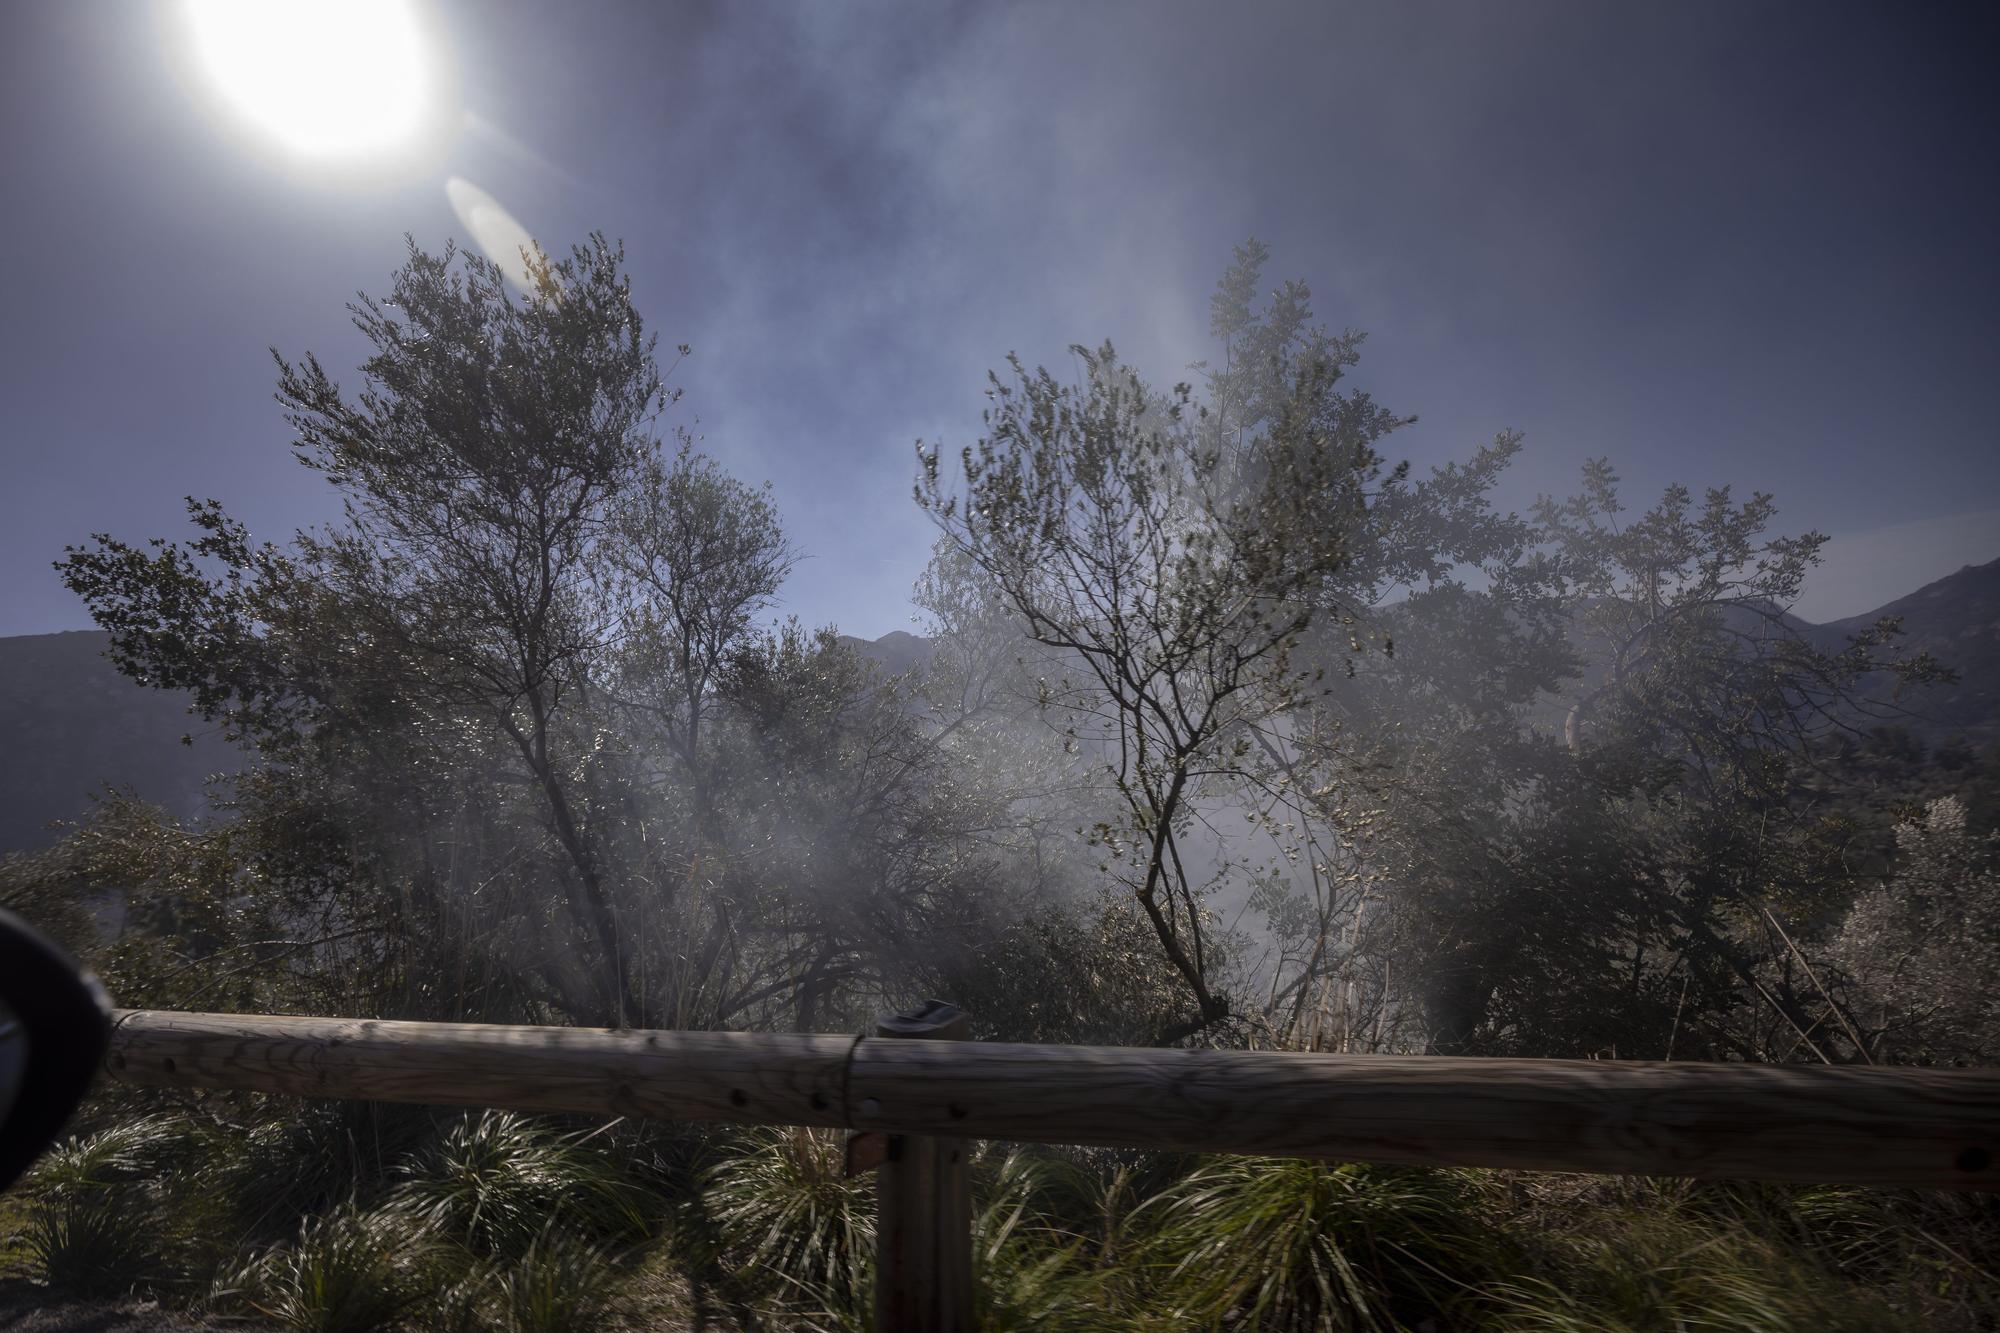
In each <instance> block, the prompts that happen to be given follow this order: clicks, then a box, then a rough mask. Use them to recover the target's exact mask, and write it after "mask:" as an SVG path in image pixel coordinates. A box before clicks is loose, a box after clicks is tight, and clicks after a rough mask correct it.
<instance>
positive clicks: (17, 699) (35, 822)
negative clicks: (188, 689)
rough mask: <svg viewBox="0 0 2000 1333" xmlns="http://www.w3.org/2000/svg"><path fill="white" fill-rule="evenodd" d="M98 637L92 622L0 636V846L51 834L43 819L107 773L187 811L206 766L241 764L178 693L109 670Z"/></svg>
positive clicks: (43, 840)
mask: <svg viewBox="0 0 2000 1333" xmlns="http://www.w3.org/2000/svg"><path fill="white" fill-rule="evenodd" d="M108 642H109V636H108V635H106V634H104V633H103V632H101V631H99V630H77V631H73V632H70V633H67V634H23V635H16V636H12V637H6V638H0V756H4V758H0V853H5V852H11V851H19V850H21V849H23V848H29V847H41V846H46V845H47V844H48V843H50V842H52V841H54V839H55V836H56V835H55V833H54V832H52V831H51V830H50V828H49V823H50V821H52V820H57V819H76V818H79V817H81V816H83V815H84V814H86V813H88V811H89V809H90V802H91V795H92V793H94V792H99V791H102V790H103V789H104V787H105V785H106V784H107V783H109V784H112V785H114V786H119V787H130V788H132V789H133V790H134V791H136V792H137V793H138V794H139V796H140V797H141V798H143V799H145V800H148V801H152V802H155V803H157V804H160V805H164V806H166V807H167V808H168V809H169V810H172V811H173V812H175V813H176V814H181V815H189V814H194V813H196V812H197V811H199V810H200V809H201V808H202V807H203V805H204V795H203V784H204V783H205V782H206V781H207V779H208V776H209V774H211V773H215V772H223V771H233V770H235V769H237V768H240V767H241V766H242V763H243V756H242V754H241V752H240V751H238V750H237V749H236V748H235V747H233V746H231V745H228V744H225V743H224V742H223V741H222V740H221V738H220V737H219V736H217V735H216V734H215V729H214V728H213V727H210V726H207V725H206V724H204V723H203V722H202V721H201V719H199V718H195V717H190V716H188V714H187V698H186V696H185V695H182V694H178V693H169V692H166V691H163V690H152V689H145V688H142V687H141V686H138V685H135V684H133V683H132V682H131V681H130V680H128V679H126V678H125V677H124V676H121V675H119V674H118V670H117V668H116V667H114V666H112V665H111V663H109V662H108V661H106V660H105V659H104V656H103V654H104V648H105V645H106V644H107V643H108ZM184 735H191V736H192V738H193V741H194V743H193V744H192V745H183V744H182V743H181V737H182V736H184Z"/></svg>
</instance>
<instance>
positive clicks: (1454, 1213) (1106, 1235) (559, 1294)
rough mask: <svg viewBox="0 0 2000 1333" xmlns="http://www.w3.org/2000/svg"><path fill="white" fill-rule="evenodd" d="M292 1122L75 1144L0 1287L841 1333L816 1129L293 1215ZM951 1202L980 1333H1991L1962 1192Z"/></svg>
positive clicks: (1209, 1164) (1981, 1254)
mask: <svg viewBox="0 0 2000 1333" xmlns="http://www.w3.org/2000/svg"><path fill="white" fill-rule="evenodd" d="M311 1114H312V1113H306V1114H305V1121H306V1123H304V1124H301V1123H295V1122H289V1121H285V1120H281V1119H273V1120H267V1121H264V1122H261V1123H257V1124H253V1125H232V1124H229V1123H226V1122H223V1121H219V1120H215V1119H203V1118H201V1117H197V1116H192V1115H155V1116H147V1117H142V1118H138V1119H132V1120H128V1121H126V1122H124V1123H120V1124H114V1125H112V1126H110V1127H108V1128H104V1129H101V1130H99V1131H97V1132H95V1133H92V1134H87V1135H83V1136H80V1137H78V1138H75V1139H72V1140H70V1141H69V1142H67V1143H66V1144H64V1145H63V1146H62V1147H61V1148H60V1149H59V1150H57V1151H56V1152H54V1153H52V1154H51V1155H50V1156H49V1157H48V1158H47V1159H45V1160H44V1162H43V1163H42V1164H41V1166H40V1167H39V1169H38V1170H37V1171H36V1172H35V1174H34V1175H33V1177H32V1178H31V1179H30V1181H29V1182H28V1184H27V1186H26V1188H25V1190H24V1192H23V1193H22V1194H21V1195H20V1196H19V1198H18V1199H17V1200H15V1201H14V1202H13V1203H12V1205H11V1208H10V1218H11V1221H10V1224H9V1225H10V1226H11V1228H12V1233H13V1234H12V1235H11V1236H10V1237H9V1239H8V1241H7V1251H8V1259H9V1263H10V1266H12V1267H13V1268H14V1269H15V1271H26V1272H29V1273H32V1274H33V1275H34V1276H35V1277H36V1278H38V1279H39V1280H41V1281H44V1282H46V1283H48V1284H49V1286H50V1287H51V1288H52V1289H55V1290H58V1291H61V1292H67V1293H76V1294H93V1295H117V1294H123V1293H127V1292H130V1291H135V1290H136V1291H141V1292H147V1293H152V1294H155V1295H157V1296H159V1297H160V1298H161V1299H162V1300H163V1301H164V1302H165V1303H166V1304H168V1305H169V1306H179V1307H182V1308H187V1309H191V1310H207V1311H211V1312H213V1313H215V1314H217V1315H230V1316H234V1317H237V1318H252V1319H261V1320H264V1321H267V1322H269V1323H272V1324H276V1325H278V1326H280V1327H284V1328H290V1329H298V1330H313V1331H316V1333H368V1331H370V1330H402V1329H426V1330H429V1329H436V1330H446V1331H447V1333H480V1331H482V1330H504V1331H506V1333H539V1331H541V1330H557V1329H588V1328H620V1327H647V1326H661V1325H663V1324H664V1325H666V1326H677V1325H678V1323H679V1321H681V1320H685V1319H692V1318H693V1317H694V1316H695V1315H696V1314H697V1313H699V1314H700V1316H701V1319H702V1323H701V1324H699V1325H697V1326H706V1327H762V1328H797V1329H826V1330H859V1329H865V1328H867V1327H869V1324H870V1320H871V1282H872V1268H873V1259H874V1253H873V1238H874V1216H873V1214H874V1209H873V1199H872V1189H871V1188H870V1183H869V1181H867V1180H866V1179H863V1180H858V1181H857V1180H849V1179H847V1178H846V1177H844V1176H843V1174H842V1170H841V1141H840V1138H839V1136H838V1135H835V1134H828V1133H824V1132H817V1131H807V1130H791V1131H763V1132H757V1133H746V1134H739V1135H731V1136H719V1137H710V1138H699V1137H694V1136H674V1135H663V1134H662V1133H661V1132H660V1131H658V1130H654V1129H647V1128H639V1127H631V1126H613V1127H611V1128H610V1129H608V1130H598V1131H566V1130H564V1129H562V1128H560V1127H558V1126H554V1125H551V1124H547V1123H544V1122H539V1121H535V1120H530V1119H527V1118H524V1117H520V1116H514V1115H508V1114H503V1113H491V1112H489V1113H486V1114H484V1115H480V1116H474V1117H463V1118H453V1119H451V1120H448V1121H445V1122H443V1123H441V1124H438V1125H435V1126H432V1127H431V1128H430V1130H429V1131H428V1134H427V1136H425V1138H424V1140H423V1141H422V1142H420V1143H417V1144H415V1145H413V1146H408V1147H406V1148H404V1149H403V1150H402V1151H401V1153H400V1155H392V1156H391V1157H390V1158H389V1160H388V1162H387V1165H386V1166H383V1167H378V1168H369V1167H366V1166H363V1165H362V1164H364V1163H368V1162H373V1161H380V1160H381V1158H382V1154H380V1153H373V1154H371V1153H369V1152H363V1151H356V1152H353V1153H351V1154H350V1155H349V1160H348V1167H349V1171H348V1173H347V1176H346V1178H345V1179H344V1180H342V1181H341V1182H340V1184H341V1186H342V1188H340V1189H339V1190H337V1191H330V1190H328V1189H327V1185H328V1183H329V1182H328V1180H327V1179H326V1178H324V1177H321V1178H316V1179H314V1180H312V1181H310V1182H308V1183H307V1184H305V1185H294V1186H293V1189H292V1190H291V1191H288V1190H287V1189H286V1188H285V1187H286V1186H287V1185H288V1183H291V1182H287V1181H286V1180H285V1179H284V1178H283V1177H281V1176H272V1175H271V1174H269V1171H270V1170H271V1168H273V1167H274V1166H276V1165H278V1164H281V1163H282V1162H283V1161H284V1159H285V1157H286V1155H287V1153H288V1152H292V1151H297V1150H298V1149H299V1148H300V1146H301V1145H311V1144H313V1143H316V1142H319V1141H320V1140H321V1139H322V1138H324V1137H325V1135H326V1133H327V1126H326V1123H324V1122H315V1121H312V1120H311ZM403 1132H404V1131H403V1130H401V1129H398V1130H396V1131H395V1133H396V1134H398V1135H400V1134H401V1133H403ZM287 1145H290V1147H289V1148H288V1147H287ZM974 1184H975V1191H974V1192H975V1208H974V1240H973V1243H974V1264H975V1271H976V1275H977V1281H978V1293H979V1294H978V1301H979V1322H980V1325H981V1327H984V1328H989V1329H1002V1330H1013V1329H1051V1330H1070V1329H1075V1330H1086V1329H1141V1328H1169V1329H1173V1328H1179V1329H1217V1330H1238V1329H1241V1330H1249V1329H1272V1330H1320V1329H1325V1330H1357V1331H1368V1333H1373V1331H1376V1330H1384V1331H1386V1330H1403V1329H1407V1330H1444V1329H1458V1328H1490V1329H1496V1330H1551V1331H1555V1330H1584V1329H1612V1330H1631V1331H1632V1333H1652V1331H1653V1330H1660V1331H1661V1333H1667V1331H1668V1330H1681V1329H1713V1330H1746V1331H1747V1330H1764V1329H1774V1330H1782V1329H1800V1330H1805V1329H1816V1330H1817V1329H1827V1330H1874V1329H1906V1328H1936V1329H1951V1330H1958V1329H1964V1330H1975V1329H1990V1328H1995V1327H2000V1302H1996V1299H1995V1296H1994V1291H1995V1290H1996V1286H1995V1284H1994V1283H1993V1281H1992V1276H1991V1275H1992V1274H1993V1272H1994V1270H1995V1266H1996V1254H2000V1209H1996V1208H1995V1207H1994V1205H1993V1204H1992V1203H1991V1201H1988V1200H1985V1199H1982V1198H1977V1197H1970V1196H1945V1195H1918V1194H1889V1193H1883V1192H1871V1191H1862V1190H1849V1189H1839V1188H1831V1187H1811V1188H1790V1187H1777V1186H1752V1185H1715V1184H1695V1183H1690V1182H1686V1181H1655V1180H1641V1179H1609V1178H1585V1177H1556V1176H1521V1175H1512V1174H1503V1173H1495V1172H1477V1171H1420V1170H1409V1169H1386V1168H1376V1167H1368V1166H1361V1165H1343V1164H1328V1163H1314V1162H1303V1161H1295V1160H1279V1159H1263V1158H1236V1157H1231V1158H1218V1159H1212V1160H1206V1161H1189V1160H1185V1159H1174V1158H1166V1157H1154V1156H1145V1155H1137V1154H1119V1153H1108V1152H1084V1151H1078V1152H1062V1151H1054V1150H1019V1151H1013V1152H1006V1151H1002V1150H1001V1149H999V1148H997V1147H991V1146H989V1147H985V1148H983V1149H982V1150H981V1151H980V1152H978V1153H977V1154H976V1155H975V1158H974ZM301 1198H305V1199H307V1200H308V1203H307V1204H306V1205H304V1206H300V1205H299V1204H298V1202H297V1201H298V1200H299V1199H301ZM273 1200H276V1201H277V1202H278V1203H279V1204H282V1205H283V1206H286V1207H294V1208H298V1211H293V1212H291V1213H289V1214H288V1216H287V1218H286V1222H285V1225H284V1226H283V1227H282V1228H280V1227H278V1226H275V1225H274V1224H273V1221H272V1211H273ZM663 1271H671V1272H675V1273H678V1274H680V1275H681V1276H680V1277H679V1278H678V1279H677V1280H675V1281H673V1282H671V1283H669V1284H667V1285H666V1286H662V1284H661V1282H660V1281H659V1275H660V1274H661V1273H662V1272H663Z"/></svg>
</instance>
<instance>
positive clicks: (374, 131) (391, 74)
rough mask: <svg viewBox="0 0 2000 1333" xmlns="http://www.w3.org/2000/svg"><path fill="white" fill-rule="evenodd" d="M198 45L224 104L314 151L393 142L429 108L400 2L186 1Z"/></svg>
mask: <svg viewBox="0 0 2000 1333" xmlns="http://www.w3.org/2000/svg"><path fill="white" fill-rule="evenodd" d="M188 11H189V15H190V17H191V20H192V23H193V28H194V44H195V49H196V51H197V52H198V53H199V56H200V59H201V62H202V64H203V65H204V66H205V67H206V68H207V71H208V74H209V76H210V77H211V78H213V79H214V80H215V82H216V85H217V86H218V87H219V88H220V89H221V90H222V93H223V95H224V96H225V97H226V98H227V99H228V101H229V102H230V103H231V104H232V105H233V106H234V107H235V108H236V109H237V110H238V111H240V112H242V113H243V114H244V115H245V116H247V117H248V118H249V119H250V120H251V121H252V122H254V123H255V124H256V125H257V126H259V127H260V128H261V129H263V130H265V131H266V132H268V133H270V134H272V135H274V136H275V137H276V138H278V139H279V140H280V141H282V142H283V143H285V144H286V145H287V146H288V147H290V148H292V149H294V150H296V151H298V152H300V153H306V154H311V155H315V156H331V155H337V154H339V155H344V154H353V153H361V152H367V151H370V150H381V149H385V148H390V147H394V146H396V145H397V144H399V143H401V142H403V141H405V140H407V139H408V138H409V137H410V136H411V135H412V134H413V133H414V132H415V130H416V128H417V122H418V119H419V114H420V112H421V111H422V109H423V99H424V78H423V62H422V52H421V46H422V43H421V41H420V40H419V37H418V33H417V24H416V20H415V19H414V17H413V16H412V15H411V13H410V9H409V6H408V4H407V3H405V2H404V0H190V3H189V5H188Z"/></svg>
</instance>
